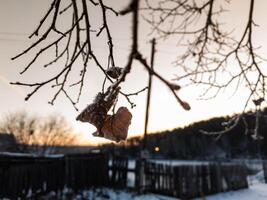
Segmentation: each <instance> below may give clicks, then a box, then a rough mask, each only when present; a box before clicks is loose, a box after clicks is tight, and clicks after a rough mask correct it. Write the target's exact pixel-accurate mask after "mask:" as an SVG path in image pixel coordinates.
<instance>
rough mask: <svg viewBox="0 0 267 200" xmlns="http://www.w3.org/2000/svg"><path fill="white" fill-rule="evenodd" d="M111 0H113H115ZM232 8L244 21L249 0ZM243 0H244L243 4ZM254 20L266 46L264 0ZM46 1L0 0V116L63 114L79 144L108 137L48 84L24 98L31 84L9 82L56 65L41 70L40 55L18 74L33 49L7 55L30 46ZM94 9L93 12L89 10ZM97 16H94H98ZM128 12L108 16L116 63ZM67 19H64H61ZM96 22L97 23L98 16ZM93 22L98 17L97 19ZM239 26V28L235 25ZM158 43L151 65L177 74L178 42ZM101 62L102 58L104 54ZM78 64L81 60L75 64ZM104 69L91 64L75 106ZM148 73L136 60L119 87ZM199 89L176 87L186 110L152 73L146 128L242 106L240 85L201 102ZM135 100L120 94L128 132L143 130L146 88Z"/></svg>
mask: <svg viewBox="0 0 267 200" xmlns="http://www.w3.org/2000/svg"><path fill="white" fill-rule="evenodd" d="M114 1H115V0H114ZM107 2H108V1H107ZM127 2H128V1H123V0H120V1H118V0H116V5H114V6H115V8H117V9H120V8H123V7H124V6H125V5H127ZM231 2H232V3H233V5H232V7H231V9H233V10H234V12H233V13H234V14H231V15H230V14H229V16H228V18H229V19H230V18H232V19H230V21H231V23H232V26H233V27H238V26H239V25H242V19H243V20H245V19H246V17H247V16H246V15H242V14H244V13H247V10H248V2H249V1H248V0H232V1H231ZM245 2H246V3H245ZM256 3H257V4H256V10H257V14H256V16H257V21H256V23H257V24H259V25H260V28H259V30H260V31H259V32H261V33H258V35H257V37H256V38H257V39H256V42H258V44H261V45H262V46H264V45H265V46H267V45H266V44H267V37H266V34H265V35H264V33H266V28H267V24H266V8H267V2H266V1H264V0H256ZM49 5H50V1H44V0H0V103H1V104H0V118H1V117H3V116H4V115H5V114H6V113H8V112H16V111H18V110H26V111H28V112H32V113H38V114H41V115H47V114H49V113H51V112H55V113H60V114H62V115H64V116H65V117H66V118H67V120H68V121H69V123H70V124H71V125H72V126H73V127H74V128H75V129H76V130H77V131H78V132H80V133H81V138H82V139H81V144H88V143H96V142H101V141H106V140H104V139H96V138H94V137H92V136H91V133H92V132H94V130H95V128H94V127H93V126H91V125H89V124H83V123H81V122H77V121H76V120H75V118H76V116H77V115H78V113H79V112H77V111H75V109H74V108H73V107H72V105H71V104H70V103H69V102H68V101H67V100H66V98H65V97H63V96H60V97H59V98H58V99H57V100H56V102H55V105H54V106H51V105H49V104H48V103H47V102H48V101H49V100H51V98H52V97H53V90H52V89H51V87H45V88H43V89H41V90H40V91H39V92H38V93H36V94H35V95H34V96H33V97H32V98H31V99H30V100H29V101H28V102H25V101H24V98H25V96H26V94H27V93H28V92H30V91H31V90H30V88H25V87H19V86H12V85H10V84H9V82H14V81H18V80H21V81H27V82H34V81H38V80H39V81H40V80H44V79H45V78H46V77H49V75H50V74H51V73H53V71H54V70H55V69H54V68H53V66H52V67H51V68H50V69H48V71H45V70H44V69H43V68H42V64H44V63H46V62H47V61H49V59H50V56H54V55H53V51H51V54H49V55H46V56H42V57H41V59H40V60H39V61H38V62H37V63H36V64H35V65H34V66H33V67H32V69H30V70H29V71H28V72H27V73H25V75H23V76H21V75H19V72H20V71H21V70H22V69H23V68H24V67H25V65H26V63H28V62H29V61H30V59H31V58H32V56H33V55H34V54H33V53H30V54H28V55H26V56H24V57H22V58H20V59H18V60H15V61H11V59H10V58H11V57H13V56H15V55H16V54H18V53H20V52H21V51H22V50H23V49H25V48H26V47H28V46H29V45H30V44H31V43H32V42H33V41H31V40H30V39H28V36H29V35H30V34H31V33H32V31H33V30H34V29H35V28H36V26H37V25H38V24H39V21H40V19H41V17H42V16H43V14H44V13H45V11H46V10H47V8H48V7H49ZM92 12H93V11H92ZM96 18H97V16H96ZM129 19H130V18H129V16H127V17H124V18H119V19H116V18H115V17H112V16H111V18H110V20H111V23H112V26H113V30H112V34H114V36H113V39H114V46H115V47H114V54H115V61H116V64H117V66H121V67H123V66H124V65H125V62H126V61H127V55H128V54H127V53H128V50H129V47H130V44H131V43H130V38H131V35H130V34H129V33H130V28H131V27H130V24H129V21H128V20H129ZM62 23H65V22H62ZM98 23H100V25H99V27H100V26H101V23H102V22H101V21H99V22H98ZM96 24H97V22H96ZM143 27H144V28H142V35H141V36H140V40H139V45H140V49H141V51H142V52H143V53H144V54H145V55H146V56H147V58H148V57H149V55H150V43H149V40H150V39H151V36H149V35H148V33H149V28H148V27H146V26H143ZM237 31H238V30H237ZM158 43H159V44H158V45H157V47H156V49H157V53H156V57H155V69H156V71H158V72H160V73H161V74H163V75H165V77H167V79H168V80H171V79H173V78H174V77H175V74H177V73H179V69H177V68H175V67H174V66H173V65H172V61H174V60H175V58H176V57H177V54H178V53H179V52H177V47H176V43H175V40H166V41H159V42H158ZM94 48H95V52H96V53H97V54H98V55H102V54H103V57H104V56H105V55H106V50H105V48H106V46H105V44H104V43H103V42H102V41H101V40H100V41H96V42H95V43H94ZM261 53H262V54H263V55H266V54H267V51H266V47H265V48H262V49H261ZM102 62H103V63H105V62H106V59H103V61H102ZM77 64H79V63H77ZM102 80H103V74H102V72H101V71H100V70H99V69H98V68H96V67H95V66H90V67H89V71H88V75H87V79H86V88H85V89H84V91H83V95H82V98H81V101H80V103H79V104H78V108H79V109H80V110H82V109H83V108H84V107H85V106H86V105H87V104H89V103H91V101H92V100H93V98H94V96H95V95H96V94H97V92H99V91H100V88H101V86H102ZM147 80H148V76H147V72H146V71H145V70H144V69H143V67H142V66H140V65H139V64H135V65H134V67H133V69H132V73H131V74H130V75H129V76H128V78H127V81H126V83H123V84H122V90H123V91H127V92H129V93H131V92H135V91H137V90H139V89H142V88H143V87H145V86H146V85H147ZM199 90H200V88H185V89H183V88H182V89H181V91H179V93H178V94H179V96H181V98H182V99H183V100H185V101H187V102H188V103H189V104H190V105H191V108H192V109H191V110H190V111H184V110H183V109H182V108H181V106H180V105H179V104H178V103H177V102H176V100H175V98H174V97H173V96H172V94H171V92H170V91H169V90H168V89H167V88H166V87H165V86H164V85H163V84H162V83H161V82H159V81H158V80H157V79H156V78H154V82H153V86H152V99H151V107H150V108H151V110H150V121H149V131H150V132H155V131H161V130H166V129H173V128H176V127H179V126H184V125H188V124H190V123H192V122H195V121H199V120H203V119H208V118H210V117H213V116H221V115H229V114H233V113H237V112H240V111H242V109H243V106H244V102H245V100H246V99H245V98H246V95H247V93H246V92H245V90H242V89H241V90H240V91H239V92H238V93H236V94H235V96H233V97H231V94H232V93H231V91H225V93H223V94H220V95H219V96H218V98H217V99H212V100H205V101H199V100H197V98H198V96H197V93H199ZM132 100H133V101H134V102H135V103H136V105H137V106H136V107H135V108H133V109H130V105H129V104H128V103H127V102H126V101H125V99H124V97H120V98H119V105H120V106H127V107H128V108H129V109H130V111H131V112H132V114H133V119H132V124H131V126H130V130H129V136H130V137H131V136H134V135H136V134H142V133H143V129H144V114H145V103H146V92H143V93H141V94H139V95H138V96H135V97H133V98H132Z"/></svg>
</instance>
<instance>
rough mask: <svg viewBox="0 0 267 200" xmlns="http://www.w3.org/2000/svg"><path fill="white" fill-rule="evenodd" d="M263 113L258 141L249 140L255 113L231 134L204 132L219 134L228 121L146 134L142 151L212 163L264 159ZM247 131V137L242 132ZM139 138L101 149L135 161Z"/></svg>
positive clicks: (221, 119) (266, 142) (266, 120)
mask: <svg viewBox="0 0 267 200" xmlns="http://www.w3.org/2000/svg"><path fill="white" fill-rule="evenodd" d="M265 114H266V115H267V109H265V110H264V111H263V112H262V115H261V117H260V118H259V129H258V133H259V134H260V135H261V136H263V139H262V140H255V139H253V137H252V135H253V134H254V132H253V131H254V129H255V113H252V112H249V113H246V114H244V115H243V116H244V119H246V122H244V120H240V121H239V123H238V124H237V126H236V127H235V128H234V129H232V130H231V131H229V132H227V133H225V134H223V135H221V136H220V137H218V135H207V134H203V133H201V130H205V131H208V132H212V131H221V130H223V128H224V127H223V126H222V123H224V122H227V121H229V119H230V117H219V118H213V119H210V120H207V121H201V122H197V123H194V124H192V125H189V126H187V127H185V128H177V129H174V130H170V131H163V132H159V133H154V134H149V135H148V138H147V143H146V149H147V150H148V151H149V153H150V155H151V156H154V157H162V158H177V159H203V158H206V159H209V158H210V159H214V158H241V157H246V158H259V157H261V156H262V155H267V134H266V130H267V118H266V117H265V116H264V115H265ZM246 131H247V134H245V132H246ZM141 139H142V138H140V137H134V138H130V139H128V141H127V142H126V143H124V144H121V145H114V144H109V145H104V146H103V147H102V148H103V149H105V150H108V151H109V152H112V151H114V153H117V154H120V155H121V154H122V155H128V156H132V157H135V156H137V155H138V153H139V152H140V150H141V149H142V140H141Z"/></svg>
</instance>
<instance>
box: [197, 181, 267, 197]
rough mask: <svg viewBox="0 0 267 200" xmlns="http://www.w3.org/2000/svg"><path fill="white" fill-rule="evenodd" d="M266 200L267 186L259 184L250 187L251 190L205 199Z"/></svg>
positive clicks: (220, 194) (226, 193)
mask: <svg viewBox="0 0 267 200" xmlns="http://www.w3.org/2000/svg"><path fill="white" fill-rule="evenodd" d="M202 199H203V198H198V199H197V200H202ZM225 199H227V200H239V199H242V200H266V199H267V184H263V183H258V184H255V185H252V186H250V188H249V189H244V190H238V191H233V192H225V193H219V194H216V195H211V196H207V197H205V200H225Z"/></svg>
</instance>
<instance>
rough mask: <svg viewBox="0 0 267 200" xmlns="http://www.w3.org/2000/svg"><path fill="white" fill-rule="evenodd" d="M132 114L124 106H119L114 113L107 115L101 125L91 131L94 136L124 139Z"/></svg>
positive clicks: (117, 140)
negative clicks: (98, 128)
mask: <svg viewBox="0 0 267 200" xmlns="http://www.w3.org/2000/svg"><path fill="white" fill-rule="evenodd" d="M131 120H132V114H131V113H130V111H129V110H128V109H127V108H126V107H120V108H119V109H118V111H117V113H116V114H114V115H108V116H107V118H106V119H105V122H104V124H103V127H102V128H101V129H100V130H97V131H96V132H95V133H93V135H94V136H97V137H104V138H106V139H109V140H113V141H116V142H119V141H121V140H125V139H126V138H127V135H128V128H129V126H130V124H131Z"/></svg>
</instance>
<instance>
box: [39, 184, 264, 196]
mask: <svg viewBox="0 0 267 200" xmlns="http://www.w3.org/2000/svg"><path fill="white" fill-rule="evenodd" d="M54 195H55V194H54V193H50V195H47V196H46V197H44V198H43V199H44V200H50V199H54V198H53V196H54ZM67 196H68V197H70V196H69V195H67V194H66V196H65V197H62V198H61V199H63V200H64V199H69V198H68V197H67ZM71 199H73V200H92V199H94V200H178V199H177V198H173V197H167V196H162V195H157V194H137V193H136V192H130V191H127V190H113V189H110V188H97V189H92V190H87V191H83V192H81V193H80V194H76V195H73V196H72V197H71ZM203 199H205V200H239V199H242V200H266V199H267V184H263V183H257V184H255V185H252V186H250V188H249V189H243V190H238V191H232V192H225V193H219V194H215V195H210V196H205V197H201V198H195V200H203Z"/></svg>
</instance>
